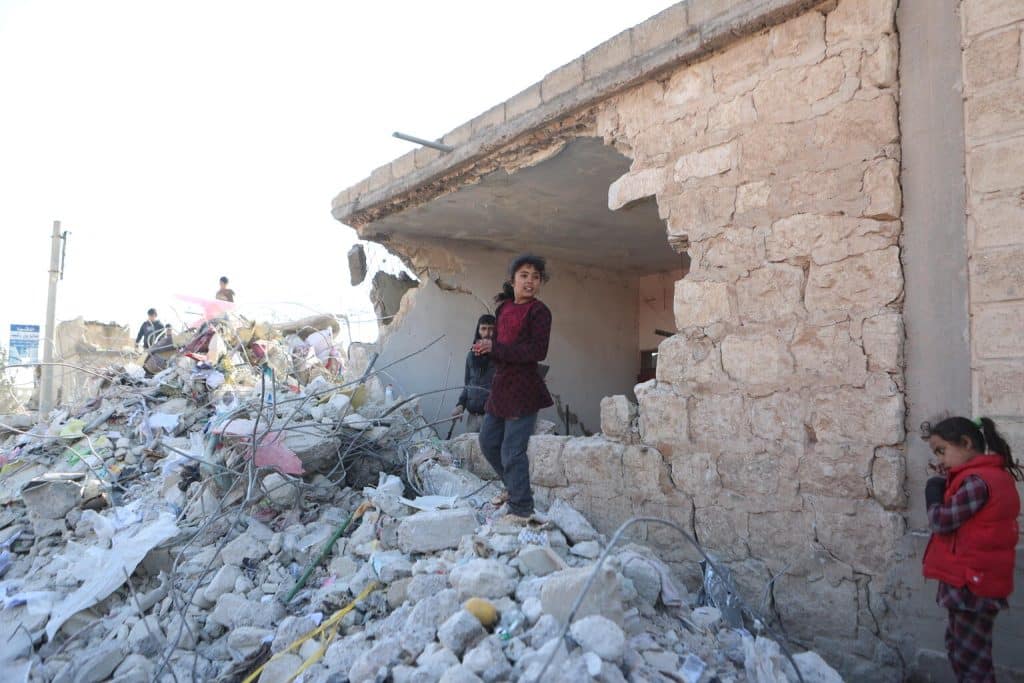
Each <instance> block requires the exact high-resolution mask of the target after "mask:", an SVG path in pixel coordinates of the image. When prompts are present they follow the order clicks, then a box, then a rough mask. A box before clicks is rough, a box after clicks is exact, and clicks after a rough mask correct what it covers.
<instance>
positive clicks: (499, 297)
mask: <svg viewBox="0 0 1024 683" xmlns="http://www.w3.org/2000/svg"><path fill="white" fill-rule="evenodd" d="M523 266H533V267H534V268H536V269H537V272H538V273H540V281H541V282H547V281H548V280H549V279H550V276H549V275H548V272H547V261H545V260H544V257H543V256H537V255H536V254H520V255H519V256H516V257H515V258H514V259H512V263H510V264H509V265H508V279H507V280H505V282H504V284H502V285H501V291H500V292H498V293H497V294H495V295H494V301H495V303H499V304H500V303H504V302H506V301H511V300H512V299H514V298H515V296H516V294H515V289H514V288H513V287H512V280H514V279H515V277H516V271H518V270H519V269H520V268H522V267H523Z"/></svg>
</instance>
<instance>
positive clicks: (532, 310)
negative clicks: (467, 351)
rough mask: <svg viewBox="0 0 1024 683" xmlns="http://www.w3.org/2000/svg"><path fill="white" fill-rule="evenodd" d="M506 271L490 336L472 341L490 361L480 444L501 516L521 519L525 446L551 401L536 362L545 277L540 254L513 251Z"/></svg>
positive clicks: (524, 516) (542, 346) (524, 513)
mask: <svg viewBox="0 0 1024 683" xmlns="http://www.w3.org/2000/svg"><path fill="white" fill-rule="evenodd" d="M508 274H509V280H508V281H506V282H505V284H504V285H503V287H502V291H501V293H500V294H498V295H497V296H496V297H494V300H495V302H496V303H497V304H498V308H497V310H496V311H495V318H496V321H495V332H494V338H492V339H481V340H479V341H478V342H476V343H475V344H474V345H473V353H475V354H477V355H487V356H489V357H490V360H491V363H492V364H494V365H495V366H496V371H495V374H494V379H493V380H492V382H491V394H490V396H489V397H488V398H487V403H486V405H485V407H484V413H485V414H484V422H483V425H482V426H481V427H480V449H481V450H482V451H483V454H484V457H485V458H487V462H489V463H490V465H491V467H493V468H494V471H495V472H496V473H497V474H498V477H499V478H500V479H501V480H502V481H503V482H504V484H505V490H506V492H507V493H506V495H507V499H508V514H507V515H506V517H505V521H507V522H510V523H512V524H516V525H524V524H528V523H529V522H531V521H533V511H534V510H533V490H532V488H531V487H530V462H529V460H528V459H527V456H526V449H527V446H528V445H529V441H530V436H531V435H532V434H533V429H534V427H535V426H536V424H537V412H538V411H540V410H541V409H542V408H547V407H548V406H550V405H553V401H552V400H551V395H550V394H549V393H548V390H547V387H546V386H545V384H544V378H543V377H542V376H541V373H540V369H539V367H538V364H539V363H540V361H542V360H544V358H545V357H547V355H548V341H549V339H550V337H551V311H550V310H549V309H548V307H547V306H545V305H544V304H543V303H542V302H541V301H540V299H538V298H537V295H538V294H540V288H541V285H542V284H543V283H545V282H547V280H548V274H547V270H546V263H545V261H544V259H543V258H541V257H539V256H534V255H532V254H523V255H521V256H518V257H516V258H515V259H514V260H513V261H512V263H511V265H510V266H509V270H508ZM494 502H496V503H500V502H503V501H501V500H500V498H499V499H496V500H495V501H494Z"/></svg>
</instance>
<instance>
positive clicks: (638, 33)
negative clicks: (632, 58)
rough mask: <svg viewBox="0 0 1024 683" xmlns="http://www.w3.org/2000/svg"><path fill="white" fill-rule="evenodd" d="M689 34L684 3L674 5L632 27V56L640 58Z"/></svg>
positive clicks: (688, 23) (688, 22)
mask: <svg viewBox="0 0 1024 683" xmlns="http://www.w3.org/2000/svg"><path fill="white" fill-rule="evenodd" d="M689 32H690V21H689V18H688V16H687V6H686V3H682V2H680V3H676V4H675V5H672V6H671V7H669V8H668V9H666V10H663V11H661V12H659V13H658V14H655V15H654V16H653V17H651V18H650V19H648V20H647V21H645V22H643V23H641V24H638V25H637V26H634V27H633V54H635V55H637V56H638V57H642V56H644V55H646V54H647V53H649V52H653V51H654V50H657V49H658V48H660V47H662V46H663V45H665V44H666V43H668V42H670V41H672V40H675V39H678V38H679V37H681V36H684V35H686V34H687V33H689Z"/></svg>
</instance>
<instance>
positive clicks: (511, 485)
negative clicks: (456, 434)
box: [480, 413, 537, 517]
mask: <svg viewBox="0 0 1024 683" xmlns="http://www.w3.org/2000/svg"><path fill="white" fill-rule="evenodd" d="M536 425H537V413H533V414H532V415H527V416H525V417H517V418H515V419H509V420H506V419H504V418H501V417H497V416H496V415H491V414H490V413H487V414H486V415H484V424H483V426H482V427H480V450H482V451H483V453H484V457H485V458H487V462H489V463H490V465H491V467H493V468H494V471H495V472H496V473H497V474H498V477H499V478H500V479H501V480H502V482H504V483H505V489H506V490H507V491H508V511H509V512H510V513H512V514H514V515H521V516H523V517H527V516H529V515H532V514H533V489H531V488H530V460H529V458H527V457H526V448H527V446H529V444H530V437H531V436H532V435H533V428H534V427H535V426H536Z"/></svg>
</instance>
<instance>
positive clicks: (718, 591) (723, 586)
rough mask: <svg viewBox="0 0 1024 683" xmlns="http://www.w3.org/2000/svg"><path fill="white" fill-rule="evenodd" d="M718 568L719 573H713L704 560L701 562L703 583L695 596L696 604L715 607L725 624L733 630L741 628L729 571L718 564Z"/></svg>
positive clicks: (737, 598) (741, 621) (738, 606)
mask: <svg viewBox="0 0 1024 683" xmlns="http://www.w3.org/2000/svg"><path fill="white" fill-rule="evenodd" d="M718 567H719V568H720V569H721V572H718V571H715V569H714V568H713V567H712V566H711V565H710V564H708V562H707V561H706V560H701V563H700V568H701V570H702V571H703V572H704V581H703V583H702V584H701V589H700V594H699V595H698V596H697V604H699V605H707V606H709V607H717V608H718V609H719V611H721V613H722V618H723V619H724V620H725V623H727V624H729V625H730V626H732V627H733V628H740V627H742V626H743V612H742V610H741V608H740V597H739V595H738V594H737V593H736V589H735V587H734V586H733V582H732V575H731V574H730V572H729V570H728V569H727V568H725V567H723V566H722V565H721V564H718Z"/></svg>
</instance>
